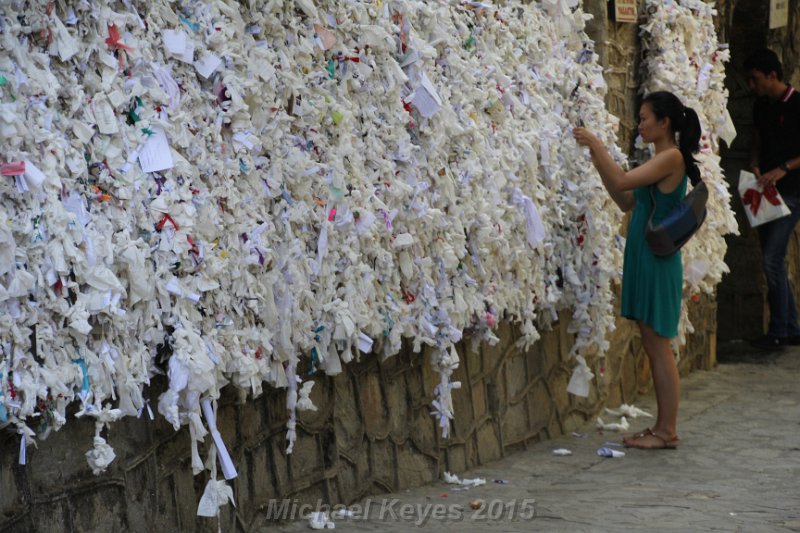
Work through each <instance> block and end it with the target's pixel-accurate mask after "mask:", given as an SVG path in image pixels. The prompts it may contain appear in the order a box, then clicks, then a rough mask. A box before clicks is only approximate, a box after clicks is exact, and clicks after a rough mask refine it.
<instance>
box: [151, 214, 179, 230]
mask: <svg viewBox="0 0 800 533" xmlns="http://www.w3.org/2000/svg"><path fill="white" fill-rule="evenodd" d="M167 222H170V223H172V227H173V228H175V231H179V230H180V229H181V228H179V227H178V225H177V224H176V223H175V221H174V220H172V217H171V216H169V215H164V216H163V217H162V218H161V222H159V223H158V224H156V231H161V230H162V229H164V225H165V224H166V223H167Z"/></svg>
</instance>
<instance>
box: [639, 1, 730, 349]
mask: <svg viewBox="0 0 800 533" xmlns="http://www.w3.org/2000/svg"><path fill="white" fill-rule="evenodd" d="M645 10H646V21H645V22H644V23H643V24H642V26H641V27H640V36H641V43H642V52H643V57H644V60H643V61H642V83H641V91H642V93H645V94H646V93H649V92H652V91H657V90H667V91H670V92H672V93H674V94H675V95H677V96H678V97H679V98H680V99H681V101H682V102H683V104H684V105H686V106H688V107H691V108H692V109H694V110H695V111H696V112H697V115H698V117H699V119H700V125H701V127H702V131H703V137H702V139H701V141H700V142H701V150H700V153H699V154H698V157H697V159H698V162H699V167H700V174H701V177H702V179H703V181H705V183H706V185H707V186H708V189H709V200H708V216H707V219H706V221H705V223H704V224H703V226H702V227H701V228H700V230H699V231H698V232H697V235H695V236H694V237H693V238H692V239H691V240H690V241H689V242H688V243H687V245H686V246H685V247H684V248H683V250H682V255H683V268H684V289H685V294H686V295H687V297H691V296H692V295H694V294H696V293H697V292H706V293H712V292H713V291H714V289H715V287H716V286H717V284H718V283H719V282H720V281H721V279H722V276H723V274H725V273H727V272H728V271H729V270H728V266H727V265H726V264H725V252H726V251H727V244H726V243H725V238H724V237H725V235H727V234H738V233H739V229H738V225H737V223H736V216H735V214H734V212H733V210H732V209H731V205H730V203H731V194H730V191H729V190H728V184H727V182H726V181H725V176H724V175H723V172H722V167H721V166H720V156H719V147H720V140H723V141H725V143H726V144H727V145H728V146H730V145H731V143H732V142H733V139H734V138H735V137H736V130H735V128H734V126H733V121H732V120H731V117H730V114H729V113H728V108H727V106H728V90H727V89H726V88H725V63H727V62H728V61H729V60H730V51H729V50H728V46H727V45H720V43H718V42H717V34H716V30H715V29H714V17H715V16H716V14H717V12H716V9H715V7H714V3H707V2H703V1H701V0H677V1H664V0H647V2H646V3H645ZM638 144H639V145H640V148H644V146H641V141H639V143H638ZM692 331H694V329H693V328H692V325H691V323H690V322H689V319H688V314H687V312H686V306H684V307H683V310H682V313H681V324H680V328H679V339H678V342H679V343H680V344H684V343H685V336H686V334H687V333H691V332H692Z"/></svg>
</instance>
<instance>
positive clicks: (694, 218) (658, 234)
mask: <svg viewBox="0 0 800 533" xmlns="http://www.w3.org/2000/svg"><path fill="white" fill-rule="evenodd" d="M653 187H656V185H655V184H654V185H651V188H650V198H652V199H653V210H652V211H650V218H649V219H648V221H647V229H646V230H645V234H644V239H645V241H646V242H647V245H648V246H649V247H650V250H651V251H652V252H653V255H655V256H657V257H669V256H671V255H672V254H674V253H675V252H677V251H678V250H680V249H681V247H683V245H684V244H686V242H687V241H688V240H689V239H690V238H691V237H692V235H694V234H695V233H696V232H697V230H698V229H700V226H701V225H702V224H703V221H704V220H705V219H706V212H707V211H706V202H707V201H708V188H707V187H706V184H705V183H704V182H703V181H699V183H698V184H697V185H695V186H694V188H693V189H692V190H691V192H689V194H687V195H686V196H685V197H684V198H683V200H681V202H680V203H679V204H678V205H676V206H675V208H674V209H673V210H672V211H670V213H669V214H668V215H667V216H666V217H664V220H662V221H661V222H659V223H658V225H657V226H654V225H653V216H654V215H655V212H656V195H655V191H654V190H653Z"/></svg>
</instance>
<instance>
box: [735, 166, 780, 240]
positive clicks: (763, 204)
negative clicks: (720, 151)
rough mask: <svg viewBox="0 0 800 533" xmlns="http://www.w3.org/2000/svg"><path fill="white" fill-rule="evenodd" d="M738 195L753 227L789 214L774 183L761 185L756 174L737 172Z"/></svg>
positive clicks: (744, 171)
mask: <svg viewBox="0 0 800 533" xmlns="http://www.w3.org/2000/svg"><path fill="white" fill-rule="evenodd" d="M739 197H740V198H741V199H742V206H743V207H744V212H745V214H746V215H747V220H748V221H749V222H750V226H751V227H753V228H755V227H757V226H760V225H762V224H766V223H767V222H772V221H773V220H777V219H779V218H782V217H785V216H786V215H789V214H791V211H790V210H789V208H788V207H787V206H786V203H784V201H783V198H781V194H780V193H779V192H778V189H776V188H775V186H774V185H771V186H769V187H766V188H764V187H762V186H761V185H759V183H758V179H757V178H756V175H755V174H753V173H752V172H748V171H746V170H742V171H741V172H740V173H739Z"/></svg>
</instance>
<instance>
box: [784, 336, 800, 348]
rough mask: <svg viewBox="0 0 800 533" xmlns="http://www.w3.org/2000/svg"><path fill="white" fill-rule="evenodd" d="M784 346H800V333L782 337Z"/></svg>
mask: <svg viewBox="0 0 800 533" xmlns="http://www.w3.org/2000/svg"><path fill="white" fill-rule="evenodd" d="M781 344H783V345H784V346H800V335H790V336H788V337H785V338H783V339H781Z"/></svg>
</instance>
